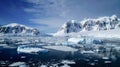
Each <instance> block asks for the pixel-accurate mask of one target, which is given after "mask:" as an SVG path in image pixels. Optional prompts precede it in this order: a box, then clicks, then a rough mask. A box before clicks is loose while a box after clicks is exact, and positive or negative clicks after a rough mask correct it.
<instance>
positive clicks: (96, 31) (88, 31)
mask: <svg viewBox="0 0 120 67" xmlns="http://www.w3.org/2000/svg"><path fill="white" fill-rule="evenodd" d="M116 29H117V30H116ZM119 30H120V19H119V18H118V17H117V16H116V15H112V16H110V17H109V16H105V17H99V18H97V19H84V20H83V21H81V22H80V23H77V22H76V21H75V20H74V21H73V20H71V21H68V22H67V23H65V24H63V26H61V28H60V30H59V31H58V32H57V33H55V34H54V36H67V35H70V34H73V35H74V34H75V33H78V35H79V34H80V35H85V36H89V35H90V36H97V37H118V36H119V35H118V34H120V32H119ZM106 35H107V36H106Z"/></svg>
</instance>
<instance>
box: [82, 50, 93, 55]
mask: <svg viewBox="0 0 120 67" xmlns="http://www.w3.org/2000/svg"><path fill="white" fill-rule="evenodd" d="M81 53H82V54H94V53H95V52H94V51H91V50H88V51H85V50H83V51H81Z"/></svg>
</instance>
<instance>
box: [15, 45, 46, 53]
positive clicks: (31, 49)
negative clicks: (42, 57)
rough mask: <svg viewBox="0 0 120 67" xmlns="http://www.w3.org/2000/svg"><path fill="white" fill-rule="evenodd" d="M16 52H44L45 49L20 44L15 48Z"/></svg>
mask: <svg viewBox="0 0 120 67" xmlns="http://www.w3.org/2000/svg"><path fill="white" fill-rule="evenodd" d="M17 52H18V53H46V52H48V50H47V49H44V48H42V47H39V46H33V45H20V46H18V48H17Z"/></svg>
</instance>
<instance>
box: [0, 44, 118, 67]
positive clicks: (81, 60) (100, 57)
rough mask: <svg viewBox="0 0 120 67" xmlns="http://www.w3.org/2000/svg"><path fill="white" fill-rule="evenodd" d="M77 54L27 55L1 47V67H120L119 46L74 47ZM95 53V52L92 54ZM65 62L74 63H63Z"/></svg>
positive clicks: (13, 49)
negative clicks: (20, 66) (11, 66)
mask: <svg viewBox="0 0 120 67" xmlns="http://www.w3.org/2000/svg"><path fill="white" fill-rule="evenodd" d="M74 48H77V49H79V50H78V51H77V52H63V51H57V50H49V52H48V53H40V54H27V53H21V54H18V53H17V51H16V50H17V48H2V47H0V66H1V67H5V66H10V65H17V64H18V65H19V64H21V63H24V64H22V65H25V66H28V67H29V66H30V67H31V66H33V67H38V66H52V67H55V66H70V67H80V66H81V67H93V66H94V67H120V54H119V53H120V51H119V44H115V43H107V44H103V45H91V46H88V45H83V46H82V47H78V46H77V47H74ZM91 51H93V52H91ZM63 60H68V61H72V62H74V64H71V63H70V62H69V63H68V62H66V63H63V62H62V61H63ZM15 62H16V63H15Z"/></svg>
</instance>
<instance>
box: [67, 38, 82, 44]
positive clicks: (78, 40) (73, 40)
mask: <svg viewBox="0 0 120 67" xmlns="http://www.w3.org/2000/svg"><path fill="white" fill-rule="evenodd" d="M82 41H84V38H80V37H79V38H69V39H68V42H71V43H74V44H78V43H79V42H82Z"/></svg>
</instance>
